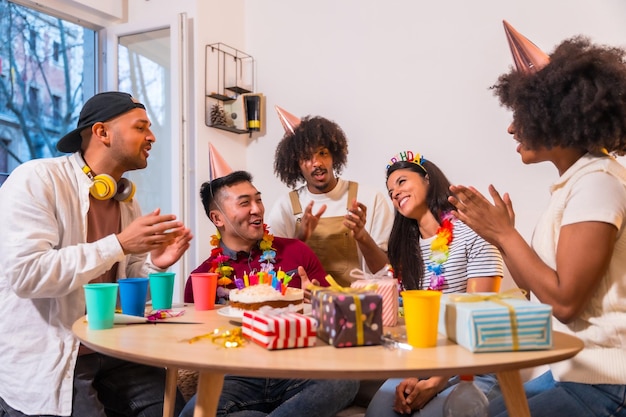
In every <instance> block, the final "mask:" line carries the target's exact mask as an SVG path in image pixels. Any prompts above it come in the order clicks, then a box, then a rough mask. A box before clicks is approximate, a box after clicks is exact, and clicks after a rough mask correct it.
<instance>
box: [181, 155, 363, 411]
mask: <svg viewBox="0 0 626 417" xmlns="http://www.w3.org/2000/svg"><path fill="white" fill-rule="evenodd" d="M211 154H212V156H211V159H210V160H211V162H212V164H211V171H212V172H211V175H210V176H211V178H213V179H212V180H211V181H207V182H205V183H204V184H202V186H201V189H200V196H201V198H202V204H203V206H204V210H205V212H206V214H207V216H208V217H209V219H211V222H213V224H215V226H216V228H217V231H218V233H217V234H215V235H214V236H212V244H213V245H214V248H213V250H212V251H211V256H210V257H209V258H208V259H207V260H205V261H204V262H203V263H202V264H200V265H199V266H198V267H197V268H196V269H195V270H194V271H193V272H192V273H194V272H209V271H214V272H217V273H218V274H219V275H220V278H219V281H218V283H219V282H221V284H220V285H219V287H218V296H219V295H220V291H222V293H221V295H222V296H223V297H227V296H228V291H229V290H230V289H232V288H235V287H236V286H237V284H239V285H242V284H243V285H244V286H245V285H246V282H247V281H246V280H248V276H250V282H251V280H252V276H253V274H255V273H257V272H260V271H265V272H267V271H270V272H272V271H273V272H276V271H283V272H285V273H286V274H288V275H289V276H290V277H292V278H290V281H289V282H288V285H289V286H291V287H301V286H303V285H304V284H305V283H306V282H308V280H309V279H310V280H311V281H313V280H316V281H318V283H319V284H320V285H322V286H326V285H328V284H327V283H326V281H325V276H326V272H325V271H324V268H323V267H322V265H321V264H320V262H319V260H318V259H317V257H316V256H315V254H314V253H313V252H312V251H311V249H310V248H308V247H307V246H306V245H305V244H304V243H302V242H301V241H299V240H297V239H289V238H281V237H274V236H272V235H271V234H270V233H269V232H270V231H269V230H268V229H267V228H266V227H265V225H264V223H263V220H264V214H265V207H264V205H263V200H262V199H261V192H260V191H259V190H257V188H256V187H255V186H254V185H253V184H252V176H251V175H250V174H249V173H248V172H246V171H234V172H231V170H230V168H229V167H228V164H227V163H226V161H224V159H223V158H222V157H221V156H220V155H219V153H218V152H217V151H216V150H215V148H212V149H211ZM242 279H243V281H241V280H242ZM185 302H193V287H192V280H191V279H188V280H187V284H186V287H185ZM358 387H359V382H358V381H355V380H315V379H281V378H252V377H238V376H234V375H226V376H225V378H224V386H223V388H222V394H221V396H220V399H219V403H218V415H228V414H231V413H232V414H239V413H241V415H243V414H246V413H249V414H247V415H253V414H254V415H266V414H273V415H284V416H296V415H297V416H302V417H332V416H334V415H335V414H336V413H337V412H338V411H340V410H341V409H343V408H344V407H346V406H347V405H349V404H350V403H351V402H352V400H353V398H354V397H355V395H356V393H357V390H358ZM195 403H196V397H195V396H194V397H192V398H191V399H190V400H189V402H188V403H187V405H186V406H185V409H184V410H183V412H182V413H181V414H180V417H191V416H193V413H194V408H195Z"/></svg>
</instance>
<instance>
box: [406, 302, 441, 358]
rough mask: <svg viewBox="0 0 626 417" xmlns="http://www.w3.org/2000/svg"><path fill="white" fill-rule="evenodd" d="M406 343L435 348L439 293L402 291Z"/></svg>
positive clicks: (418, 346)
mask: <svg viewBox="0 0 626 417" xmlns="http://www.w3.org/2000/svg"><path fill="white" fill-rule="evenodd" d="M400 295H401V296H402V304H403V306H404V323H405V326H406V336H407V341H408V342H409V344H410V345H411V346H413V347H417V348H426V347H434V346H437V332H438V330H437V329H438V327H437V326H438V324H439V304H440V303H441V291H430V290H408V291H402V293H401V294H400Z"/></svg>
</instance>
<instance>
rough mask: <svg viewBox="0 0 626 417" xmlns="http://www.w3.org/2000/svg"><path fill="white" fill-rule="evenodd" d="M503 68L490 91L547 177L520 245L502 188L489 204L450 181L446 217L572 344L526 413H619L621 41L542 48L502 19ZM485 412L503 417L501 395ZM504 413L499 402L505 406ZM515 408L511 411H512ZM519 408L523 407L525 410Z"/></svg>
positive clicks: (625, 406) (625, 384)
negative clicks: (470, 232)
mask: <svg viewBox="0 0 626 417" xmlns="http://www.w3.org/2000/svg"><path fill="white" fill-rule="evenodd" d="M504 25H505V31H506V34H507V39H508V41H509V46H510V48H511V51H512V52H513V58H514V62H515V67H516V68H515V69H514V70H512V71H510V72H508V73H506V74H503V75H501V76H500V77H499V79H498V82H497V84H496V85H495V86H494V93H495V95H496V96H497V97H498V98H499V99H500V103H501V104H502V105H503V106H505V107H507V108H509V109H511V110H512V112H513V121H512V123H511V124H510V126H509V127H508V133H509V134H511V135H512V136H513V139H514V140H516V141H517V142H518V146H517V152H518V153H519V154H520V156H521V159H522V162H524V163H525V164H534V163H539V162H546V161H548V162H550V163H552V165H553V166H554V167H555V168H556V170H557V172H558V176H559V177H558V179H556V181H555V182H554V183H553V184H552V186H551V187H550V194H551V196H550V202H549V204H548V207H547V209H546V212H545V213H544V214H543V215H542V216H541V218H540V220H539V222H538V223H537V225H536V227H535V230H534V232H533V237H532V241H531V243H530V244H528V243H526V242H525V240H524V238H523V237H522V236H521V235H520V233H519V232H517V230H516V229H515V227H514V217H515V216H514V212H513V205H512V202H511V197H510V196H509V195H508V194H504V195H503V196H502V197H501V196H500V193H498V191H496V189H495V188H494V187H493V186H490V187H489V194H490V196H491V198H492V199H493V201H494V204H491V203H490V202H489V201H488V200H487V199H486V198H485V197H484V196H482V195H481V194H480V193H479V192H478V191H476V189H475V188H473V187H465V186H461V185H459V186H452V187H451V191H452V192H453V193H454V195H455V197H450V198H449V201H450V202H451V203H452V204H454V206H455V207H456V211H455V212H454V213H455V215H457V217H458V218H459V219H460V220H462V221H463V222H464V223H465V224H467V225H468V226H470V227H471V228H472V229H474V230H475V231H476V232H477V233H478V234H479V235H480V236H482V237H483V238H484V239H485V240H487V241H488V242H490V243H492V244H494V245H495V246H496V247H498V248H499V249H500V251H501V252H502V254H503V258H504V261H505V263H506V265H507V267H508V270H509V271H510V273H511V277H512V278H513V280H514V281H515V283H516V284H517V285H518V286H519V287H520V288H523V289H525V290H528V291H530V292H531V294H532V298H533V299H537V300H539V301H541V302H543V303H546V304H550V305H551V306H552V314H553V328H554V330H556V331H559V332H564V333H568V334H572V335H574V336H577V337H578V338H579V339H581V340H582V341H583V343H584V347H583V349H582V350H581V351H580V352H579V353H578V354H577V355H576V356H575V357H574V358H572V359H568V360H565V361H561V362H558V363H555V364H552V365H550V371H548V372H546V373H545V374H543V375H541V376H539V377H538V378H535V379H533V380H531V381H529V382H527V383H526V385H525V388H526V394H527V397H528V406H529V408H530V413H529V415H532V416H533V417H544V416H545V417H552V416H624V415H626V308H625V306H626V296H625V294H626V220H625V219H626V168H624V167H623V166H622V165H621V164H620V163H619V162H618V161H617V160H616V159H615V158H614V157H613V156H611V155H624V154H626V61H625V57H626V48H618V47H609V46H603V45H598V44H594V43H592V42H591V41H590V40H589V39H588V38H586V37H582V36H577V37H573V38H570V39H566V40H565V41H563V42H561V43H560V44H559V45H558V46H557V47H556V48H555V50H554V52H553V53H552V54H550V55H549V56H548V55H546V54H544V53H542V52H541V51H540V50H539V48H537V47H536V46H535V45H534V44H533V43H532V42H530V41H529V40H528V39H526V38H525V37H524V36H522V35H520V34H519V32H517V31H516V30H515V29H514V28H513V27H512V26H511V25H510V24H508V23H507V22H504ZM489 411H490V412H489V415H490V416H498V417H504V416H507V415H508V413H507V412H506V409H505V405H504V402H503V400H502V399H501V398H500V399H496V400H493V401H491V403H490V410H489ZM509 411H510V410H509ZM518 411H519V410H518ZM527 414H528V413H527Z"/></svg>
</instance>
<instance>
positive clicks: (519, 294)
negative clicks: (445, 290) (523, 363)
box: [449, 288, 526, 350]
mask: <svg viewBox="0 0 626 417" xmlns="http://www.w3.org/2000/svg"><path fill="white" fill-rule="evenodd" d="M510 298H516V299H522V300H526V290H523V289H521V288H512V289H510V290H506V291H504V292H501V293H498V294H454V295H450V296H449V300H450V301H452V302H455V303H477V302H481V301H493V302H494V303H496V304H499V305H501V306H504V307H506V309H507V310H508V312H509V320H510V322H511V337H512V338H513V350H519V336H518V334H517V318H516V317H515V307H513V306H512V305H511V304H509V303H507V302H506V301H504V300H506V299H510Z"/></svg>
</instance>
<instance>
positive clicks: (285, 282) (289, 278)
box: [283, 274, 293, 285]
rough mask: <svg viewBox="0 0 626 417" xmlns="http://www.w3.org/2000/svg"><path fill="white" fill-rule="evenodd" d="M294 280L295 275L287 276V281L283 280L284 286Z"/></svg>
mask: <svg viewBox="0 0 626 417" xmlns="http://www.w3.org/2000/svg"><path fill="white" fill-rule="evenodd" d="M292 278H293V274H291V275H287V276H286V277H285V279H284V280H283V284H285V285H287V284H289V281H291V279H292Z"/></svg>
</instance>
